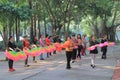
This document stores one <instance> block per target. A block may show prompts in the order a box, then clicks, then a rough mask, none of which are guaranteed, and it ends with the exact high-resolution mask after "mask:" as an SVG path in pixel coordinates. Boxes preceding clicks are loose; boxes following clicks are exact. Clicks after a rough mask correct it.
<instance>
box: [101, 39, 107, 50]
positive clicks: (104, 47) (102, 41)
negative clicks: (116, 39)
mask: <svg viewBox="0 0 120 80" xmlns="http://www.w3.org/2000/svg"><path fill="white" fill-rule="evenodd" d="M104 42H107V39H105V40H104V39H102V40H101V43H104ZM103 50H107V46H103V47H102V48H101V51H103Z"/></svg>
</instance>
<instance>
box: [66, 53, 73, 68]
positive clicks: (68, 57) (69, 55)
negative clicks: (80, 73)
mask: <svg viewBox="0 0 120 80" xmlns="http://www.w3.org/2000/svg"><path fill="white" fill-rule="evenodd" d="M66 58H67V68H70V67H71V66H70V61H71V58H72V51H70V52H69V51H66Z"/></svg>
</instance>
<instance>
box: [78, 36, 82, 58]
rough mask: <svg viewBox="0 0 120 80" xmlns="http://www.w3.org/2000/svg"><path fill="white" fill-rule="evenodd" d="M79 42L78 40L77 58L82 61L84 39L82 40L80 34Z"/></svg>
mask: <svg viewBox="0 0 120 80" xmlns="http://www.w3.org/2000/svg"><path fill="white" fill-rule="evenodd" d="M77 40H78V54H77V58H78V59H81V50H82V39H81V35H80V34H78V35H77Z"/></svg>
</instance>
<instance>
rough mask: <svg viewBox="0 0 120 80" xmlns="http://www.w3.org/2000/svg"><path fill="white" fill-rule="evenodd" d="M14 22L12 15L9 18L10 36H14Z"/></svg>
mask: <svg viewBox="0 0 120 80" xmlns="http://www.w3.org/2000/svg"><path fill="white" fill-rule="evenodd" d="M13 23H14V21H13V19H12V17H11V18H10V19H9V37H10V36H12V34H13V33H12V28H13Z"/></svg>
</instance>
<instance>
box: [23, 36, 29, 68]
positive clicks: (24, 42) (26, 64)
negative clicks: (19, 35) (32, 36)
mask: <svg viewBox="0 0 120 80" xmlns="http://www.w3.org/2000/svg"><path fill="white" fill-rule="evenodd" d="M23 38H24V39H23V47H24V48H26V49H28V50H29V49H30V43H29V41H28V37H27V35H25V36H24V37H23ZM29 66H30V65H28V55H27V58H26V60H25V65H24V67H29Z"/></svg>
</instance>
